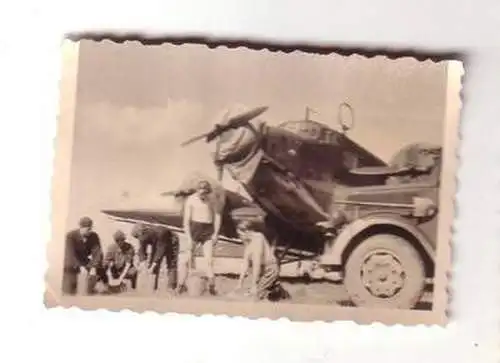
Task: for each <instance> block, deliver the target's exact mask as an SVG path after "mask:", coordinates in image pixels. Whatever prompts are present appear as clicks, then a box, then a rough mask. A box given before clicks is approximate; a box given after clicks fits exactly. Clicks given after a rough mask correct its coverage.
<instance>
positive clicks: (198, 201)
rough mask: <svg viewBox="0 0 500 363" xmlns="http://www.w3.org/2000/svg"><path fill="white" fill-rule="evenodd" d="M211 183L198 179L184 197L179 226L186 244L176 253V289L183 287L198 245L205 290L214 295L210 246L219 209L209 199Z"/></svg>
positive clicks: (218, 222) (216, 229)
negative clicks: (177, 271)
mask: <svg viewBox="0 0 500 363" xmlns="http://www.w3.org/2000/svg"><path fill="white" fill-rule="evenodd" d="M211 193H212V187H211V185H210V183H209V182H208V181H206V180H202V181H200V182H199V183H198V186H197V190H196V192H195V193H193V194H191V195H190V196H189V197H187V199H186V202H185V204H184V220H183V227H184V232H185V234H186V239H187V245H186V246H184V248H183V251H182V253H181V254H180V255H179V259H180V261H179V262H180V269H179V274H180V276H179V285H178V287H177V292H178V293H181V292H183V290H184V289H186V285H185V284H186V280H187V278H188V275H189V274H190V273H191V272H192V270H193V268H194V253H195V250H196V248H197V247H198V246H199V245H202V246H203V257H204V259H205V263H206V271H205V273H206V277H207V279H208V291H209V293H210V294H211V295H216V290H215V275H214V272H213V247H214V245H215V243H217V240H218V238H219V231H220V227H221V221H222V217H221V213H220V211H218V210H216V208H215V205H214V204H215V203H214V202H213V201H211V199H210V195H211Z"/></svg>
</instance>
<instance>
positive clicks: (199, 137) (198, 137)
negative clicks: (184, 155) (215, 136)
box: [181, 132, 210, 147]
mask: <svg viewBox="0 0 500 363" xmlns="http://www.w3.org/2000/svg"><path fill="white" fill-rule="evenodd" d="M208 135H210V132H206V133H204V134H202V135H198V136H195V137H192V138H191V139H189V140H187V141H184V142H183V143H182V144H181V146H182V147H184V146H187V145H190V144H192V143H194V142H196V141H198V140H201V139H204V138H205V137H207V136H208Z"/></svg>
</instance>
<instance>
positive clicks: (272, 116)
mask: <svg viewBox="0 0 500 363" xmlns="http://www.w3.org/2000/svg"><path fill="white" fill-rule="evenodd" d="M79 57H80V59H79V71H78V80H77V106H76V110H75V129H74V143H73V160H72V170H71V195H70V201H69V203H70V206H69V209H70V210H69V216H68V224H69V225H68V228H72V227H74V226H76V223H77V221H78V218H79V217H80V216H82V215H84V214H85V215H89V216H91V217H92V218H93V219H94V220H95V221H96V230H97V231H99V230H100V229H99V228H101V230H102V231H105V232H102V233H105V234H106V238H108V239H109V237H108V236H109V235H110V234H111V233H112V231H111V230H112V229H114V228H116V226H115V225H112V224H110V223H109V221H108V220H107V219H106V218H105V217H104V216H103V215H102V214H101V213H100V212H99V211H100V210H101V209H104V208H112V207H117V206H142V207H159V206H164V205H165V204H166V203H168V202H167V201H165V199H164V198H160V197H159V193H161V192H162V191H165V190H170V189H173V188H176V187H177V186H178V185H179V183H180V182H181V181H182V180H183V178H184V177H185V176H186V174H188V173H190V172H193V171H198V172H203V173H206V174H208V175H211V176H213V175H215V170H214V168H213V166H212V165H211V163H210V158H209V155H208V152H209V151H210V150H211V149H210V147H209V146H207V144H205V143H204V142H198V143H195V144H192V145H190V146H189V147H185V148H181V147H180V143H181V142H182V141H184V140H186V139H188V138H190V137H192V136H195V135H197V134H200V133H203V132H205V131H207V130H209V129H210V128H211V126H213V124H214V123H215V122H217V121H218V120H219V117H220V115H221V113H222V112H223V111H224V110H225V109H226V108H227V107H231V106H232V105H234V104H243V105H245V106H248V107H258V106H269V110H268V111H267V112H266V113H265V114H264V115H263V116H262V117H261V118H262V119H264V120H265V121H266V122H268V123H270V124H279V123H281V122H283V121H288V120H297V119H301V118H303V117H304V115H305V108H306V106H308V107H311V108H312V109H314V110H315V111H317V112H318V113H317V114H315V115H313V116H314V119H315V120H316V121H320V122H323V123H325V124H327V125H329V126H331V127H333V128H337V125H338V123H337V122H338V121H337V119H338V116H337V115H338V107H339V105H340V103H342V102H344V101H347V102H349V104H350V105H351V106H352V107H353V109H354V128H353V129H352V130H350V131H349V136H350V137H351V138H352V139H354V140H355V141H356V142H358V143H360V144H361V145H363V146H365V147H366V148H368V149H369V150H372V152H374V153H375V154H376V155H378V156H379V157H381V158H382V159H385V160H388V159H389V158H390V157H391V156H392V155H393V154H394V153H396V152H397V151H398V150H399V148H401V147H403V146H404V145H405V144H407V143H412V142H430V143H437V144H440V143H441V142H442V137H443V120H444V112H445V97H446V93H445V92H446V65H445V63H438V64H436V63H433V62H432V61H430V60H429V61H425V62H418V61H416V60H414V59H412V58H401V59H397V60H388V59H387V58H385V57H382V56H380V57H375V58H370V59H369V58H365V57H363V56H358V55H352V56H349V57H344V56H339V55H335V54H330V55H317V54H307V53H302V52H292V53H289V54H285V53H282V52H276V53H272V52H269V51H266V50H263V51H255V50H248V49H245V48H232V49H229V48H226V47H218V48H215V49H210V48H208V47H206V46H204V45H181V46H178V45H158V46H144V45H142V44H141V43H139V42H127V43H122V44H116V43H113V42H110V41H103V42H92V41H87V40H86V41H82V42H81V46H80V55H79ZM124 192H127V193H128V195H129V197H128V198H125V197H123V194H124Z"/></svg>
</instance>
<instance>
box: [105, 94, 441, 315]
mask: <svg viewBox="0 0 500 363" xmlns="http://www.w3.org/2000/svg"><path fill="white" fill-rule="evenodd" d="M342 108H343V109H347V110H348V111H350V112H351V116H352V120H353V110H352V107H351V106H350V105H349V104H347V103H343V104H341V106H340V108H339V109H342ZM267 109H268V107H258V108H255V109H252V110H250V111H243V112H240V113H238V114H236V115H235V116H232V117H230V116H229V115H228V116H227V117H226V119H225V120H223V121H222V122H221V123H219V124H216V125H215V126H214V127H213V129H212V130H210V131H208V132H206V133H204V134H202V135H198V136H196V137H193V138H192V139H190V140H187V141H186V142H184V143H182V144H181V147H187V146H188V145H190V144H192V143H194V142H197V141H200V140H205V142H207V143H211V142H213V141H215V143H216V145H215V146H216V148H215V152H214V153H213V163H214V165H215V167H216V168H217V180H214V179H211V178H207V177H205V176H201V175H197V176H193V177H192V178H191V179H189V178H188V179H187V181H186V183H184V184H183V185H182V186H181V187H180V188H179V189H178V190H176V191H170V192H166V193H164V196H169V195H170V196H173V197H174V198H175V199H176V200H177V201H178V202H179V203H178V208H174V209H171V210H167V209H163V210H157V209H147V208H145V209H134V210H117V209H107V210H103V211H102V212H103V213H104V214H106V215H108V216H109V217H110V218H112V219H114V220H117V221H121V222H127V223H145V224H151V225H160V226H164V227H166V228H168V229H170V230H172V231H173V232H175V233H176V234H177V235H179V236H180V237H182V235H183V233H184V232H183V228H182V200H183V198H185V196H187V195H189V194H190V193H193V192H194V187H195V185H196V183H197V182H198V181H199V180H201V179H205V180H208V181H209V182H210V183H211V184H212V186H213V187H214V188H213V189H214V193H213V195H214V198H217V200H218V203H219V205H220V210H221V212H222V215H223V222H222V228H221V233H220V255H219V256H217V252H216V257H221V258H223V257H231V256H228V255H226V256H224V252H223V250H224V249H226V250H232V253H233V255H232V257H234V256H235V254H234V253H235V252H234V251H235V250H234V248H232V249H231V247H228V246H241V241H240V239H239V237H238V235H237V231H236V228H235V223H236V221H238V220H240V219H253V220H254V221H258V222H259V223H260V225H261V226H262V228H263V231H264V232H265V233H266V234H267V236H268V237H269V238H270V239H272V240H273V241H275V243H276V244H277V246H278V248H277V250H278V254H279V263H280V267H281V274H282V275H286V274H288V275H289V276H307V277H309V278H311V279H322V280H329V281H332V282H341V283H343V284H344V286H345V288H346V290H347V293H348V295H349V298H350V300H351V301H352V302H353V303H354V304H355V305H356V306H364V307H379V308H391V309H394V308H399V309H413V308H415V306H416V305H417V303H418V302H419V301H420V300H421V297H422V295H423V293H424V290H425V288H426V286H427V285H428V284H429V283H430V284H431V285H432V278H433V275H434V258H435V250H436V234H437V215H438V208H437V204H438V196H439V178H440V170H441V165H440V164H441V151H442V150H441V147H440V146H439V145H426V144H420V143H415V144H411V145H407V146H406V147H404V148H402V149H401V150H400V151H399V152H397V153H396V154H395V155H394V157H393V158H392V160H391V161H390V162H388V163H387V162H384V161H383V160H382V159H380V158H379V157H377V156H376V155H375V154H373V153H372V152H370V151H369V150H367V149H365V148H364V147H362V146H361V145H359V144H358V143H356V142H355V141H353V140H352V139H351V138H349V137H348V136H347V131H349V129H350V128H351V127H352V125H351V126H348V125H347V124H346V122H344V121H340V124H341V131H338V130H334V129H332V128H331V127H329V126H327V125H325V124H323V123H321V122H317V121H314V120H312V119H311V118H310V109H309V108H307V109H306V117H305V118H304V119H301V120H295V121H287V122H283V123H281V124H279V125H278V126H272V125H269V124H268V123H266V122H265V121H263V120H261V119H260V116H261V115H262V114H263V113H264V112H266V111H267ZM224 172H227V173H228V174H229V175H230V176H231V178H232V179H233V180H235V181H237V182H238V184H239V185H240V186H241V187H242V188H243V190H244V192H245V193H237V192H234V191H231V190H229V189H227V188H225V187H224V186H223V185H222V175H223V173H224ZM224 246H225V247H224ZM240 250H241V249H240ZM236 255H237V253H236Z"/></svg>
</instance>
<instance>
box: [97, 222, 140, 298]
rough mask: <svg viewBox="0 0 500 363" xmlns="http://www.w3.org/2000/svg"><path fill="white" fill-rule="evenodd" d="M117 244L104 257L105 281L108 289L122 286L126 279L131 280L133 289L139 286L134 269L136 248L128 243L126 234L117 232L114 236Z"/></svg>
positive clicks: (112, 245) (110, 247)
mask: <svg viewBox="0 0 500 363" xmlns="http://www.w3.org/2000/svg"><path fill="white" fill-rule="evenodd" d="M113 239H114V241H115V243H113V244H111V245H110V246H109V248H108V250H107V251H106V255H105V256H104V274H103V276H102V277H103V279H104V281H105V283H106V284H107V285H108V287H111V286H122V284H123V281H124V280H125V279H127V280H130V283H131V287H132V289H135V288H136V286H137V269H136V268H135V267H134V255H135V251H134V247H133V246H132V245H131V244H130V243H128V242H127V237H126V236H125V233H123V231H121V230H117V231H116V232H115V233H114V234H113Z"/></svg>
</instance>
